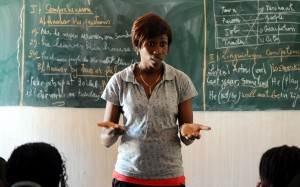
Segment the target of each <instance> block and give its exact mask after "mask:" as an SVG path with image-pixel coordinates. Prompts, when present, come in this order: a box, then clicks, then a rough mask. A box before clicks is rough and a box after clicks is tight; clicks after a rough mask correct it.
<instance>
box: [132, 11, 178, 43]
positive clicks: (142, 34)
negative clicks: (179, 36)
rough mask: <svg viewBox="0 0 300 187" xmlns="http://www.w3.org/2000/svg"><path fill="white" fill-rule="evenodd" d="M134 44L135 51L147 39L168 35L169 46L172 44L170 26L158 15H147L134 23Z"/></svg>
mask: <svg viewBox="0 0 300 187" xmlns="http://www.w3.org/2000/svg"><path fill="white" fill-rule="evenodd" d="M131 34H132V36H131V39H132V44H133V47H134V48H135V49H140V48H141V47H142V45H143V43H144V42H145V40H146V39H149V38H153V37H156V36H160V35H163V34H166V35H167V36H168V45H169V46H170V44H171V43H172V30H171V27H170V25H169V24H168V23H167V22H166V21H165V20H163V19H162V18H160V17H159V16H158V15H156V14H153V13H149V14H145V15H143V16H141V17H139V18H137V20H136V21H135V22H134V23H133V26H132V29H131Z"/></svg>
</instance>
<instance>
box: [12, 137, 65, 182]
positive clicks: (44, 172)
mask: <svg viewBox="0 0 300 187" xmlns="http://www.w3.org/2000/svg"><path fill="white" fill-rule="evenodd" d="M6 176H7V183H8V185H9V186H11V185H13V184H14V183H16V182H20V181H32V182H34V183H38V184H40V185H41V186H43V187H58V186H59V184H60V185H61V187H66V186H67V184H66V180H67V175H66V168H65V164H64V161H63V159H62V157H61V155H60V153H59V152H58V150H57V149H56V148H55V147H53V146H51V145H50V144H47V143H43V142H35V143H27V144H24V145H21V146H19V147H17V148H16V149H15V150H14V151H13V152H12V154H11V156H10V158H9V159H8V161H7V165H6Z"/></svg>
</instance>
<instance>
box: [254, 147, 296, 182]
mask: <svg viewBox="0 0 300 187" xmlns="http://www.w3.org/2000/svg"><path fill="white" fill-rule="evenodd" d="M299 172H300V149H299V148H298V147H295V146H291V147H289V146H287V145H283V146H280V147H274V148H271V149H269V150H267V151H266V152H265V153H264V154H263V155H262V158H261V160H260V164H259V175H260V178H261V182H262V183H263V185H264V186H265V187H286V186H288V184H289V182H290V181H291V180H292V179H293V178H294V177H295V176H296V175H297V173H299Z"/></svg>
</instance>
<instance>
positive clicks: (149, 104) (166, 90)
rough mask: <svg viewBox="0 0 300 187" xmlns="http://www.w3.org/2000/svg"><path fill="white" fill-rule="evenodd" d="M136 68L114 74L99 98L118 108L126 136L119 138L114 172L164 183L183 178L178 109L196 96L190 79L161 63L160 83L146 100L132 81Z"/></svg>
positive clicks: (142, 89) (134, 81)
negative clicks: (181, 104) (170, 179)
mask: <svg viewBox="0 0 300 187" xmlns="http://www.w3.org/2000/svg"><path fill="white" fill-rule="evenodd" d="M136 65H137V64H132V65H130V66H129V67H127V68H126V69H124V70H122V71H120V72H118V73H116V74H115V75H114V76H113V77H111V79H110V80H109V82H108V83H107V86H106V88H105V90H104V92H103V94H102V98H103V99H105V100H107V101H110V102H112V103H114V104H115V105H118V106H121V107H122V112H123V113H122V114H123V122H124V126H125V128H126V133H125V134H124V135H123V136H122V138H121V143H120V145H119V148H118V151H119V154H118V158H117V162H116V165H115V170H116V171H117V172H118V173H120V174H122V175H125V176H129V177H135V178H139V179H167V178H175V177H179V176H182V175H183V167H182V155H181V144H180V138H179V136H178V125H177V123H176V122H177V115H178V105H179V103H182V102H183V101H186V100H188V99H191V98H192V97H194V96H196V95H197V91H196V89H195V87H194V85H193V83H192V81H191V80H190V78H189V77H188V76H187V75H186V74H185V73H183V72H182V71H179V70H177V69H175V68H173V67H172V66H170V65H168V64H166V63H163V66H164V74H163V77H162V80H161V81H160V82H159V83H158V84H157V85H156V87H155V88H154V90H153V92H152V95H151V97H150V98H149V99H148V98H147V95H146V93H145V91H144V88H143V86H142V85H140V84H139V83H138V82H137V80H136V79H135V77H134V74H133V70H134V67H135V66H136Z"/></svg>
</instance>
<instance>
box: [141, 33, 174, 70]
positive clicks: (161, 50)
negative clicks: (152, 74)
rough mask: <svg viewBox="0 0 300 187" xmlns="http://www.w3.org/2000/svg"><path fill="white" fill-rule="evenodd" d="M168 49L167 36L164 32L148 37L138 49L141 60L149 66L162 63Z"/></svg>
mask: <svg viewBox="0 0 300 187" xmlns="http://www.w3.org/2000/svg"><path fill="white" fill-rule="evenodd" d="M168 51H169V45H168V36H167V35H166V34H163V35H160V36H157V37H153V38H148V39H146V40H145V42H144V43H143V45H142V47H141V49H140V55H141V62H142V63H145V64H146V65H147V66H150V67H157V66H159V65H160V64H161V63H162V61H163V59H164V58H165V56H166V55H167V54H168Z"/></svg>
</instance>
